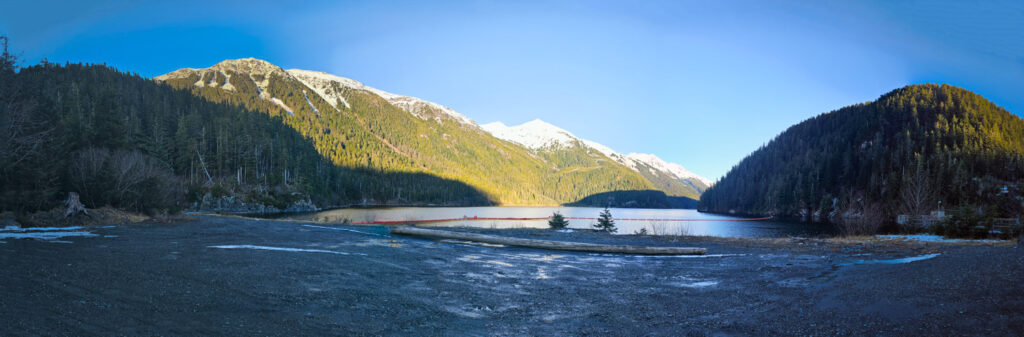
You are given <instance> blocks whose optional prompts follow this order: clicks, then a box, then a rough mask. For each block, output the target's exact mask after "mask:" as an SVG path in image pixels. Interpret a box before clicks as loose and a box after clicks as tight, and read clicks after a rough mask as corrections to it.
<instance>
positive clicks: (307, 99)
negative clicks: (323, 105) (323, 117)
mask: <svg viewBox="0 0 1024 337" xmlns="http://www.w3.org/2000/svg"><path fill="white" fill-rule="evenodd" d="M302 97H305V98H306V103H307V104H309V107H310V108H313V112H316V114H317V115H319V114H320V110H317V108H316V107H315V106H313V102H311V101H310V100H309V95H306V91H305V90H303V91H302Z"/></svg>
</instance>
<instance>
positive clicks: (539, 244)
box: [391, 226, 707, 255]
mask: <svg viewBox="0 0 1024 337" xmlns="http://www.w3.org/2000/svg"><path fill="white" fill-rule="evenodd" d="M391 233H392V234H401V235H411V236H425V237H432V238H441V239H454V240H465V241H475V242H483V243H491V244H499V245H507V246H518V247H528V248H540V249H554V250H569V251H577V252H591V253H619V254H638V255H704V254H706V253H707V249H705V248H692V247H652V246H631V245H605V244H596V243H580V242H565V241H550V240H534V239H522V238H510V237H503V236H494V235H484V234H476V233H465V232H452V231H443V230H436V229H426V228H417V227H409V226H400V227H394V228H391Z"/></svg>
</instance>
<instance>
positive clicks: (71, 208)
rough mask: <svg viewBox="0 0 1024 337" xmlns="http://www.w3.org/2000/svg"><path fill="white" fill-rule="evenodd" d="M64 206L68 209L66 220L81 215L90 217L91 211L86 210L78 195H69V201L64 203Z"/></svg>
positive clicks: (65, 215)
mask: <svg viewBox="0 0 1024 337" xmlns="http://www.w3.org/2000/svg"><path fill="white" fill-rule="evenodd" d="M64 205H65V206H67V209H65V210H64V217H65V218H67V217H69V216H72V217H73V216H77V215H78V214H79V213H82V214H85V215H89V211H88V210H86V209H85V205H83V204H82V201H81V200H80V199H79V198H78V193H75V192H71V193H68V200H65V201H64Z"/></svg>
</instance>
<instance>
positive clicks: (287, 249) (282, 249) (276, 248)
mask: <svg viewBox="0 0 1024 337" xmlns="http://www.w3.org/2000/svg"><path fill="white" fill-rule="evenodd" d="M209 248H219V249H257V250H273V251H282V252H308V253H327V254H337V255H363V256H365V255H366V254H360V253H347V252H339V251H336V250H325V249H304V248H289V247H271V246H254V245H221V246H209Z"/></svg>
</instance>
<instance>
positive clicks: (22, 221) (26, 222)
mask: <svg viewBox="0 0 1024 337" xmlns="http://www.w3.org/2000/svg"><path fill="white" fill-rule="evenodd" d="M88 211H89V215H77V216H73V217H66V218H65V217H64V208H62V207H58V208H54V209H51V210H48V211H39V212H35V213H31V214H28V215H26V216H20V217H17V216H15V215H14V214H13V213H11V212H5V213H3V214H0V218H2V219H7V220H14V221H15V222H16V223H17V224H18V225H20V226H22V227H66V226H86V227H88V226H99V225H120V224H130V223H139V222H143V221H152V222H160V223H172V222H182V221H192V220H194V219H193V218H189V217H186V216H184V215H167V214H160V215H156V216H152V217H151V216H147V215H144V214H140V213H132V212H126V211H124V210H120V209H116V208H112V207H103V208H93V209H88ZM8 222H9V221H6V220H5V222H4V223H8Z"/></svg>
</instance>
